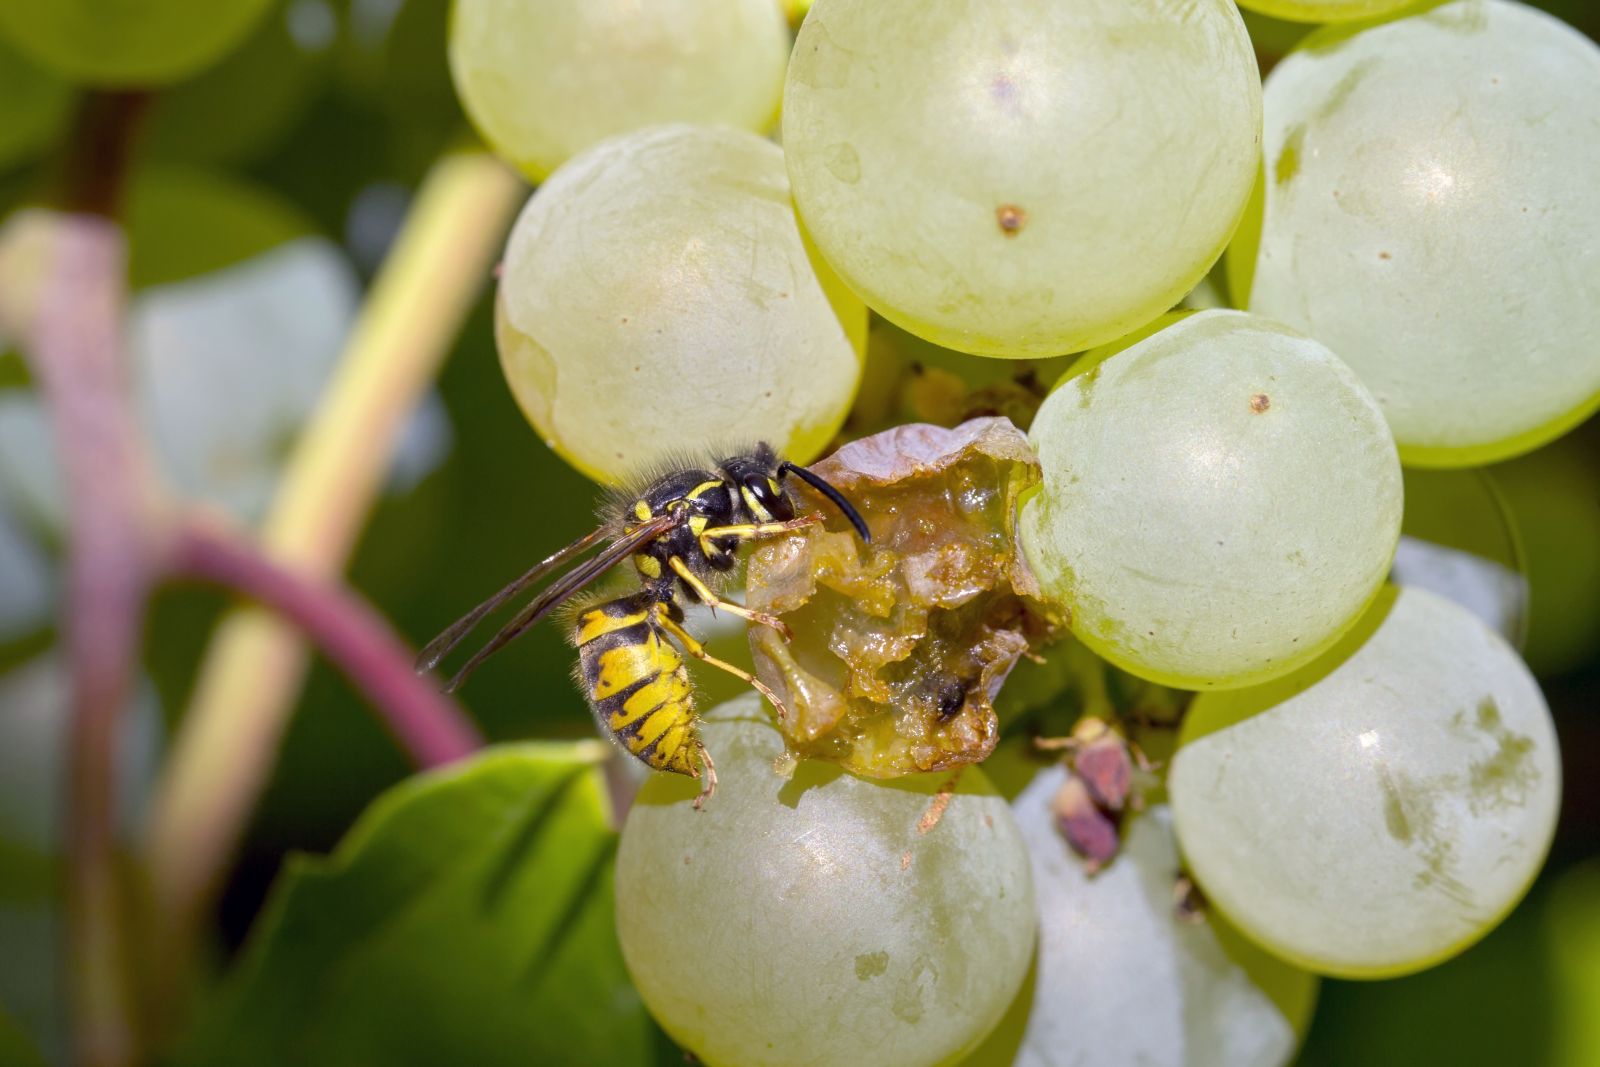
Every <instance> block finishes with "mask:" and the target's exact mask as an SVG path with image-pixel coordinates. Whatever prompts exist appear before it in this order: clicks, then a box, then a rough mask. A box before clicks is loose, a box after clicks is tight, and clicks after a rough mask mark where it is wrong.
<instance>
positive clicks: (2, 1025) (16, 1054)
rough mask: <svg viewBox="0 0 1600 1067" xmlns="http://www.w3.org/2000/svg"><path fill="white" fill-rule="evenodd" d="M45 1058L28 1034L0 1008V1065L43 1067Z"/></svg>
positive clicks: (6, 1066) (8, 1066)
mask: <svg viewBox="0 0 1600 1067" xmlns="http://www.w3.org/2000/svg"><path fill="white" fill-rule="evenodd" d="M45 1063H46V1061H45V1058H44V1056H42V1055H41V1054H40V1053H39V1049H38V1048H37V1047H36V1046H35V1045H34V1043H33V1042H32V1041H30V1040H29V1039H28V1035H27V1034H25V1033H23V1032H22V1028H21V1027H20V1026H18V1025H17V1024H16V1022H15V1020H13V1019H12V1018H11V1016H10V1015H8V1014H6V1012H5V1010H4V1009H0V1065H3V1067H45Z"/></svg>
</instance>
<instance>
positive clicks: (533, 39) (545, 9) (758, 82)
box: [450, 0, 789, 181]
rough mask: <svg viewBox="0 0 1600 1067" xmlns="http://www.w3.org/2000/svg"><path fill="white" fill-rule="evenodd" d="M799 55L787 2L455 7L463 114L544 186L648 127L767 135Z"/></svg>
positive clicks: (472, 0) (560, 0)
mask: <svg viewBox="0 0 1600 1067" xmlns="http://www.w3.org/2000/svg"><path fill="white" fill-rule="evenodd" d="M788 55H789V29H788V25H787V23H786V21H785V16H784V11H783V8H782V6H781V5H780V4H779V3H778V0H650V2H649V3H643V4H641V3H639V2H638V0H455V9H454V13H453V15H452V21H451V25H450V69H451V71H452V73H453V74H454V75H455V82H456V91H457V92H458V93H459V94H460V96H461V103H462V106H463V107H465V108H466V111H467V114H468V115H469V116H470V117H471V118H472V121H473V122H474V123H475V124H476V125H477V127H478V129H479V130H480V131H481V132H482V133H483V135H484V137H485V138H486V139H487V140H488V141H489V143H490V145H491V146H493V148H494V149H495V151H497V152H498V153H499V154H500V155H502V156H504V157H505V158H506V159H508V160H510V161H511V162H513V163H515V164H516V165H517V166H518V167H519V168H521V169H522V171H523V172H524V173H525V174H527V175H528V176H529V177H530V178H532V179H534V180H535V181H539V180H542V179H543V178H544V177H545V176H546V175H548V174H549V173H550V172H551V171H553V170H555V168H556V167H558V166H560V165H561V164H562V163H564V162H565V161H566V160H568V159H569V158H571V157H572V156H574V155H577V154H578V153H579V152H581V151H583V150H584V149H585V148H588V147H589V146H590V145H592V144H594V143H595V142H597V141H600V140H603V139H605V138H607V137H610V136H612V135H614V134H619V133H623V132H625V131H628V130H634V129H638V128H639V127H641V126H649V125H653V124H655V123H662V122H703V123H725V124H727V125H730V126H736V127H739V128H741V129H746V130H755V131H760V130H765V129H766V128H768V127H769V126H771V125H772V124H773V123H774V122H775V121H776V120H777V117H778V104H779V100H780V99H781V97H782V93H783V71H784V64H785V63H786V62H787V59H788Z"/></svg>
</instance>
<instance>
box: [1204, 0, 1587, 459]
mask: <svg viewBox="0 0 1600 1067" xmlns="http://www.w3.org/2000/svg"><path fill="white" fill-rule="evenodd" d="M1597 123H1600V47H1597V46H1596V45H1595V44H1594V43H1593V42H1592V41H1589V40H1588V39H1587V38H1585V37H1583V36H1582V35H1581V34H1579V33H1577V32H1576V31H1574V30H1573V29H1571V28H1570V27H1568V26H1566V25H1564V24H1563V23H1561V22H1559V21H1558V20H1556V19H1553V18H1551V17H1550V16H1548V15H1545V14H1542V13H1540V12H1537V11H1534V10H1531V9H1529V8H1527V7H1524V6H1522V5H1520V4H1514V3H1508V2H1504V0H1458V2H1455V3H1449V4H1445V5H1443V6H1441V7H1437V8H1434V9H1431V10H1428V11H1425V12H1422V13H1419V14H1414V15H1411V16H1408V17H1406V18H1401V19H1397V20H1394V21H1390V22H1386V23H1382V24H1378V25H1375V26H1370V27H1365V28H1361V27H1356V28H1341V27H1330V28H1328V29H1325V30H1323V31H1321V32H1319V33H1318V34H1315V35H1313V36H1312V37H1310V38H1308V39H1307V40H1306V42H1305V43H1304V45H1303V46H1302V47H1301V48H1300V49H1297V50H1296V51H1295V52H1294V53H1292V54H1291V55H1290V56H1289V57H1288V58H1286V59H1285V60H1284V61H1283V62H1282V63H1280V64H1279V65H1278V66H1277V67H1276V68H1275V69H1274V70H1273V72H1272V75H1271V76H1270V77H1269V78H1268V79H1267V86H1266V128H1265V143H1264V149H1265V158H1266V174H1265V180H1264V182H1263V189H1262V194H1263V197H1264V214H1262V216H1261V218H1260V220H1259V236H1258V237H1257V236H1256V233H1257V226H1256V225H1255V224H1252V223H1250V222H1247V223H1246V224H1245V225H1243V226H1241V228H1240V236H1239V238H1238V240H1237V242H1236V245H1235V247H1234V249H1233V250H1232V251H1231V252H1230V258H1234V259H1237V260H1238V262H1237V263H1236V264H1233V265H1231V267H1230V274H1231V275H1232V276H1233V277H1234V278H1235V279H1237V280H1239V281H1241V282H1243V281H1244V280H1245V279H1247V278H1249V277H1250V275H1252V273H1253V279H1250V281H1249V284H1248V285H1245V286H1243V287H1242V291H1236V292H1235V298H1236V299H1243V298H1245V297H1246V296H1247V297H1248V302H1249V307H1250V310H1252V311H1255V312H1258V313H1261V314H1264V315H1269V316H1272V317H1274V318H1277V319H1279V320H1281V321H1283V322H1285V323H1287V324H1288V325H1291V326H1293V327H1295V328H1296V329H1300V330H1303V331H1304V332H1306V333H1308V334H1309V335H1311V336H1313V337H1315V338H1317V339H1318V340H1319V341H1322V342H1323V343H1324V344H1326V345H1328V346H1329V347H1330V348H1332V349H1333V350H1334V351H1335V352H1337V353H1339V355H1340V358H1342V359H1344V360H1345V361H1346V362H1347V363H1349V364H1350V366H1351V367H1352V368H1354V370H1355V371H1356V373H1357V374H1358V375H1360V376H1361V378H1362V380H1363V381H1364V382H1366V383H1367V386H1368V387H1369V388H1370V389H1371V390H1372V392H1373V395H1374V396H1376V397H1377V398H1378V402H1379V403H1380V404H1381V405H1382V406H1383V409H1384V414H1385V415H1386V417H1387V418H1388V419H1389V423H1390V426H1391V427H1392V429H1393V430H1394V435H1395V439H1396V441H1397V442H1398V443H1399V446H1400V454H1401V458H1402V460H1404V461H1405V462H1406V464H1407V465H1408V466H1435V467H1455V466H1467V465H1477V464H1482V463H1486V462H1491V461H1493V460H1497V459H1502V458H1505V457H1508V456H1512V455H1515V454H1518V453H1520V452H1525V451H1527V450H1529V449H1531V448H1534V447H1537V446H1538V445H1540V444H1543V443H1544V442H1546V441H1548V440H1550V439H1552V438H1554V437H1556V436H1558V435H1559V434H1561V433H1563V432H1565V431H1566V430H1568V429H1570V428H1571V427H1572V426H1574V425H1576V424H1577V423H1578V422H1580V421H1582V420H1583V419H1584V418H1585V417H1586V416H1587V415H1588V414H1589V413H1590V412H1592V411H1594V410H1595V408H1596V406H1597V405H1600V347H1597V346H1596V345H1595V344H1594V338H1595V337H1596V336H1600V271H1596V270H1594V269H1593V267H1592V265H1591V264H1592V260H1593V249H1594V248H1595V247H1597V246H1600V184H1597V183H1596V182H1595V180H1594V175H1595V174H1596V173H1600V138H1597V137H1595V136H1594V130H1595V128H1596V124H1597Z"/></svg>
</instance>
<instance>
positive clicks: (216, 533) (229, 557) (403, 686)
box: [166, 514, 483, 767]
mask: <svg viewBox="0 0 1600 1067" xmlns="http://www.w3.org/2000/svg"><path fill="white" fill-rule="evenodd" d="M166 569H167V571H168V572H169V573H170V574H172V575H173V576H175V577H186V578H195V579H199V580H201V581H206V582H211V583H214V584H216V585H220V586H223V587H224V588H228V589H232V590H235V591H237V592H240V593H243V594H245V595H246V596H248V597H250V598H251V599H253V600H255V601H257V602H258V603H259V604H261V605H262V606H263V607H265V608H269V609H271V610H272V611H273V612H275V613H277V614H278V615H281V616H282V617H283V618H284V619H285V620H286V621H288V622H291V623H293V624H294V625H295V626H297V627H298V628H299V629H300V630H301V631H302V632H304V634H305V635H306V637H308V638H309V639H310V640H311V642H312V644H314V645H316V647H317V648H318V649H320V650H321V651H322V652H323V653H325V654H326V655H327V656H328V658H329V659H331V660H332V661H333V662H334V664H335V665H336V666H338V667H339V668H340V669H341V670H342V671H344V673H345V674H346V676H348V677H349V679H350V681H351V682H352V683H354V684H355V685H356V687H357V688H359V689H360V690H361V691H362V692H363V693H364V694H366V696H367V699H368V700H370V701H371V702H372V704H373V706H374V707H376V708H380V709H382V711H383V713H384V721H385V724H386V725H387V726H388V727H389V729H390V730H391V731H392V732H393V733H394V736H395V740H397V741H398V742H399V743H400V745H401V746H402V747H403V748H405V750H406V751H407V752H409V753H410V755H411V758H412V760H413V761H414V762H415V763H416V764H417V765H418V766H420V767H437V766H439V765H441V764H445V763H450V762H452V761H454V760H458V759H461V758H462V757H464V756H467V755H470V754H471V753H472V752H474V751H476V750H477V749H478V748H480V747H482V745H483V738H482V736H481V735H480V734H479V733H478V731H477V728H476V727H474V726H473V725H472V723H471V722H470V720H468V719H467V718H466V717H465V716H463V715H462V714H461V712H460V711H459V710H458V709H457V708H456V706H455V703H454V702H453V701H452V700H451V699H450V698H449V697H447V696H445V695H444V694H443V693H442V692H440V691H439V689H438V687H437V686H435V685H433V684H431V683H430V682H428V681H427V680H426V679H423V678H419V677H418V676H417V675H416V672H415V671H414V670H413V669H412V661H413V659H414V657H415V653H414V652H413V651H412V650H411V649H410V648H408V647H407V645H406V644H405V642H404V641H402V640H401V639H400V637H399V635H397V634H396V633H395V632H394V631H393V629H391V628H390V626H389V624H388V622H387V621H386V620H385V619H384V618H383V616H381V615H379V614H378V612H377V611H376V610H374V609H373V608H372V606H371V605H370V604H368V603H366V601H364V600H362V599H361V598H360V597H358V596H356V595H355V594H354V593H352V592H350V591H349V590H348V589H345V588H344V587H343V586H340V585H337V584H335V583H332V582H328V581H326V580H321V579H317V578H314V577H308V576H305V575H301V574H298V573H296V572H295V571H293V570H291V569H289V568H288V567H285V566H283V565H281V564H279V563H277V562H275V561H274V560H272V559H270V558H268V557H267V556H266V554H265V553H263V552H262V551H261V549H260V548H258V547H257V546H256V545H254V544H252V543H251V542H250V541H249V540H247V539H246V537H245V536H244V535H243V534H242V533H240V532H239V531H236V530H233V529H230V528H228V527H226V526H224V525H222V524H221V523H220V522H218V521H217V520H216V519H214V518H212V517H211V516H207V515H200V514H195V515H191V516H188V517H187V518H186V520H185V521H184V522H182V523H181V524H180V525H179V526H178V529H177V535H176V537H175V538H174V539H173V543H172V546H171V554H170V557H169V561H168V566H167V568H166Z"/></svg>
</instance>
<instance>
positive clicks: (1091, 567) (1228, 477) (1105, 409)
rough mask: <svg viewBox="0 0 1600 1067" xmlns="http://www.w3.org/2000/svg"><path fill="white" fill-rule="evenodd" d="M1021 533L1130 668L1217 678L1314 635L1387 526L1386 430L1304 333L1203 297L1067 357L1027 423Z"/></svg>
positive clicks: (1351, 601)
mask: <svg viewBox="0 0 1600 1067" xmlns="http://www.w3.org/2000/svg"><path fill="white" fill-rule="evenodd" d="M1031 437H1032V441H1033V445H1034V448H1035V449H1036V450H1037V451H1038V453H1039V461H1040V463H1041V464H1042V466H1043V468H1044V485H1043V487H1042V489H1041V490H1040V491H1039V492H1038V493H1037V494H1036V495H1034V496H1033V497H1032V498H1031V499H1029V500H1028V501H1027V502H1026V503H1025V504H1024V505H1023V510H1022V516H1021V522H1020V526H1019V536H1020V537H1021V540H1022V547H1023V550H1024V551H1025V552H1026V554H1027V558H1028V563H1029V565H1030V566H1031V567H1032V569H1033V573H1034V575H1035V576H1036V577H1037V578H1038V579H1039V582H1040V584H1041V586H1042V587H1043V590H1044V594H1045V596H1046V598H1047V599H1049V600H1051V601H1053V602H1054V603H1055V604H1057V605H1058V606H1060V607H1063V608H1065V609H1066V610H1067V612H1068V613H1069V617H1070V620H1071V626H1072V631H1073V633H1074V634H1076V635H1077V636H1078V637H1079V639H1080V640H1082V641H1083V642H1084V643H1085V644H1087V645H1088V646H1089V647H1090V648H1092V649H1093V650H1094V651H1095V652H1097V653H1099V654H1100V655H1102V656H1104V657H1105V658H1106V659H1108V660H1110V661H1111V662H1112V663H1114V664H1116V665H1117V666H1119V667H1122V668H1124V669H1126V670H1128V671H1131V672H1132V673H1134V674H1137V675H1139V676H1141V677H1144V678H1148V679H1150V680H1152V681H1157V682H1161V683H1163V684H1166V685H1176V686H1181V687H1184V688H1195V689H1199V688H1211V687H1218V688H1227V687H1233V686H1240V685H1246V684H1251V683H1253V682H1257V681H1263V680H1265V679H1268V678H1271V677H1274V676H1276V675H1279V674H1283V673H1285V672H1286V671H1289V670H1291V669H1293V668H1295V667H1297V666H1300V665H1301V664H1304V663H1306V662H1308V661H1309V660H1311V659H1312V658H1313V657H1315V656H1316V655H1317V654H1318V653H1320V652H1321V651H1323V650H1324V649H1326V648H1327V647H1328V646H1329V645H1331V644H1332V643H1333V642H1334V641H1335V640H1336V639H1337V638H1338V636H1339V634H1340V633H1342V632H1343V631H1344V630H1345V629H1346V628H1347V627H1348V626H1350V625H1351V624H1352V623H1353V622H1354V621H1355V619H1356V618H1357V616H1358V615H1359V614H1360V612H1361V609H1362V607H1363V606H1364V605H1365V604H1366V602H1367V601H1368V599H1369V598H1370V597H1371V596H1372V595H1373V593H1374V592H1375V591H1376V590H1377V589H1378V587H1379V585H1380V584H1381V583H1382V581H1383V576H1384V573H1385V571H1386V570H1387V569H1388V566H1389V560H1390V557H1391V556H1392V555H1393V553H1394V547H1395V543H1396V541H1397V539H1398V537H1399V533H1400V511H1401V482H1400V465H1399V463H1398V462H1397V461H1396V458H1395V451H1394V441H1393V440H1392V439H1391V438H1390V436H1389V431H1388V429H1387V427H1385V425H1384V422H1383V415H1382V414H1381V413H1380V412H1379V410H1378V407H1377V404H1376V403H1375V402H1374V401H1373V399H1372V397H1371V396H1370V395H1368V393H1367V391H1366V390H1365V389H1364V388H1362V386H1361V383H1360V382H1359V381H1357V380H1356V377H1355V375H1354V374H1352V373H1351V372H1350V369H1349V368H1348V367H1346V366H1345V365H1344V364H1343V363H1341V362H1340V361H1339V360H1338V359H1337V358H1336V357H1335V356H1334V355H1333V353H1331V352H1329V351H1328V350H1327V349H1326V348H1323V347H1322V346H1321V345H1320V344H1318V343H1316V342H1315V341H1311V340H1308V339H1307V338H1304V337H1301V336H1300V335H1298V334H1296V333H1294V332H1293V331H1290V330H1288V329H1285V328H1284V327H1282V326H1279V325H1277V324H1276V323H1273V322H1270V321H1268V320H1265V319H1261V318H1258V317H1256V316H1253V315H1246V314H1244V313H1242V312H1236V311H1201V312H1196V313H1194V314H1192V315H1190V316H1188V317H1187V318H1184V319H1182V320H1181V321H1178V322H1176V323H1174V324H1173V325H1171V326H1168V327H1167V328H1166V329H1165V330H1162V331H1161V332H1160V333H1157V334H1155V335H1154V336H1152V337H1149V338H1147V339H1146V340H1144V341H1141V342H1140V343H1138V344H1136V345H1134V346H1133V347H1132V348H1128V349H1126V350H1124V351H1122V352H1119V353H1117V354H1116V355H1113V356H1111V357H1110V358H1109V359H1106V360H1105V361H1104V362H1102V363H1099V364H1098V365H1097V366H1094V367H1092V368H1090V369H1089V370H1087V371H1085V372H1083V373H1081V374H1077V375H1076V376H1074V377H1071V378H1069V379H1067V381H1066V382H1065V383H1064V384H1063V385H1062V386H1061V388H1059V389H1057V390H1056V391H1055V392H1053V393H1051V394H1050V396H1049V397H1048V398H1047V399H1046V400H1045V402H1044V406H1043V407H1041V408H1040V409H1039V415H1038V417H1037V418H1036V419H1035V420H1034V424H1033V431H1032V434H1031Z"/></svg>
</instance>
